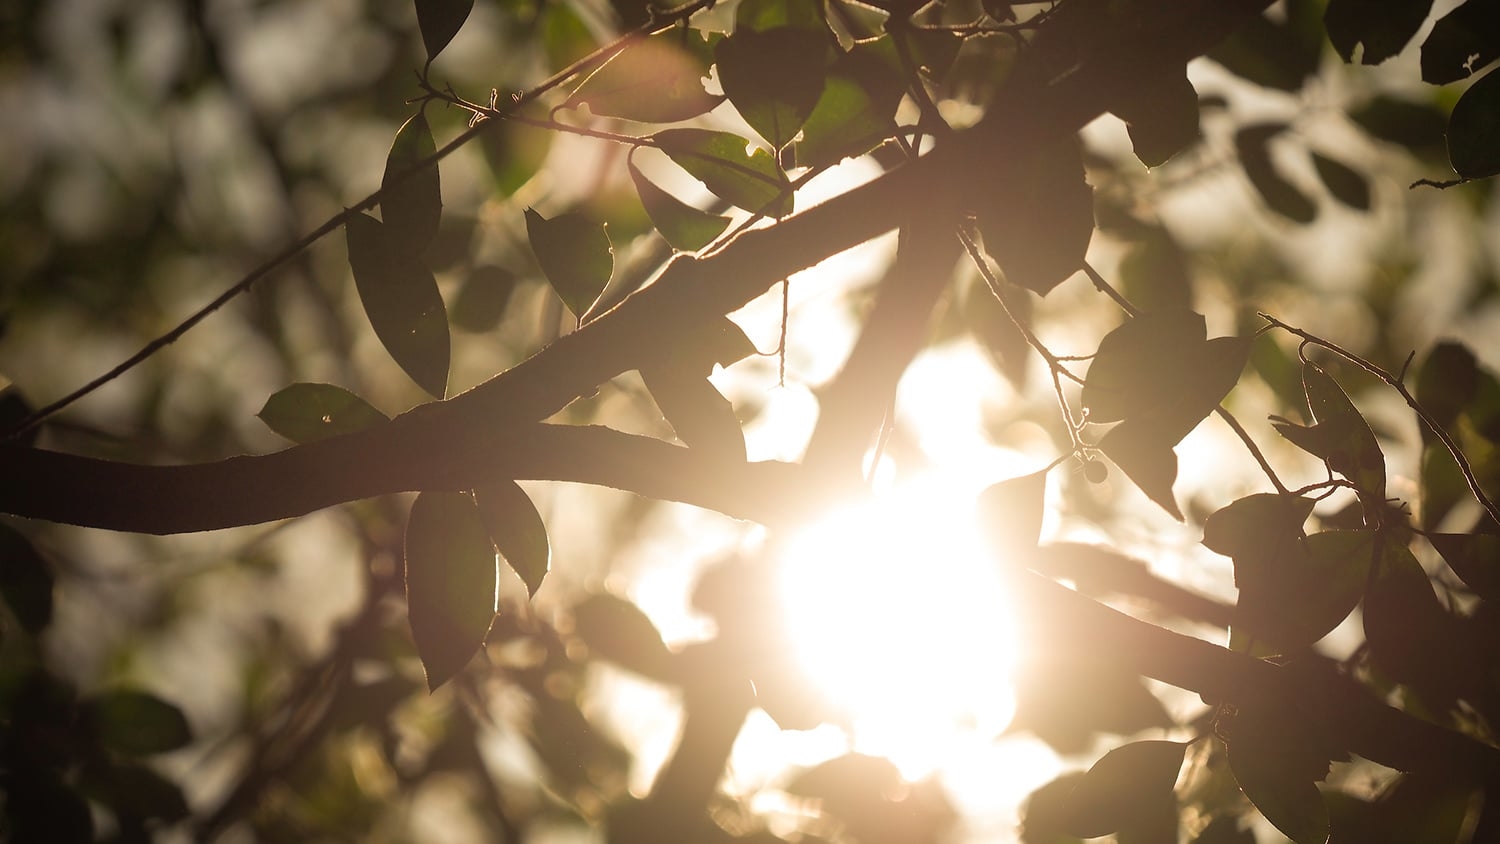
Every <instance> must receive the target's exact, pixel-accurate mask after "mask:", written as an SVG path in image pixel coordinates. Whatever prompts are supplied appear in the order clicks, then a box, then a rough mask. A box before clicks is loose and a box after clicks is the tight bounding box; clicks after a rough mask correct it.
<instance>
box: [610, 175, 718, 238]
mask: <svg viewBox="0 0 1500 844" xmlns="http://www.w3.org/2000/svg"><path fill="white" fill-rule="evenodd" d="M628 164H629V168H630V178H631V180H633V181H634V182H635V190H636V193H637V194H639V195H640V197H641V205H643V206H645V208H646V214H647V215H648V216H649V217H650V218H651V223H652V224H653V225H655V226H656V230H657V231H658V232H660V233H661V236H662V238H663V239H665V240H666V241H667V243H670V244H671V245H672V248H674V249H681V250H683V251H685V252H696V251H697V250H699V249H702V248H703V247H705V246H707V245H708V244H710V243H712V242H713V239H714V238H716V237H718V236H719V235H720V234H723V232H724V229H725V228H726V227H727V226H728V225H729V218H728V217H720V216H719V215H717V214H710V213H708V212H707V211H700V210H699V209H697V208H694V207H693V206H691V205H688V204H687V203H685V202H683V201H682V200H680V199H678V198H677V197H675V196H673V195H672V194H670V193H667V192H666V191H664V190H662V189H661V188H659V187H657V186H656V185H655V184H654V183H652V182H651V180H650V179H647V178H646V177H645V175H644V174H642V173H641V171H640V168H638V167H636V166H635V162H633V161H631V162H629V163H628Z"/></svg>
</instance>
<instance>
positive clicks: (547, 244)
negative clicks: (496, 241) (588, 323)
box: [526, 208, 615, 320]
mask: <svg viewBox="0 0 1500 844" xmlns="http://www.w3.org/2000/svg"><path fill="white" fill-rule="evenodd" d="M526 236H527V238H529V239H530V241H531V251H532V252H533V253H535V255H536V260H537V263H538V264H540V265H541V267H542V273H543V274H545V275H546V276H547V281H548V282H550V283H551V284H552V289H553V290H555V291H557V295H558V296H560V297H562V300H563V304H565V305H567V306H568V310H570V311H572V312H573V315H574V316H575V317H578V319H579V320H582V319H583V317H584V315H585V314H587V313H588V310H589V308H590V307H592V306H593V304H594V302H596V301H598V299H599V294H600V293H603V292H604V286H605V285H607V284H609V277H610V275H611V274H613V273H614V268H615V249H614V246H613V245H612V244H611V243H610V242H609V232H608V231H607V230H606V229H605V227H604V226H602V225H600V224H599V223H596V222H594V221H593V220H591V219H589V218H588V217H587V216H585V215H584V214H582V213H581V212H578V211H569V212H568V213H565V214H559V215H557V216H556V217H553V218H552V219H550V220H549V219H547V218H546V217H543V216H542V215H541V214H538V213H537V212H536V211H535V210H533V209H531V208H527V209H526Z"/></svg>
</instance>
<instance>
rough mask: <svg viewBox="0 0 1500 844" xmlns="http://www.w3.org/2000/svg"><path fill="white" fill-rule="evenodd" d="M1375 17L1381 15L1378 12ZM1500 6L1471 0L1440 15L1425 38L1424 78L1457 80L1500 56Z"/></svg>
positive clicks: (1437, 81) (1488, 0) (1441, 81)
mask: <svg viewBox="0 0 1500 844" xmlns="http://www.w3.org/2000/svg"><path fill="white" fill-rule="evenodd" d="M1372 17H1379V16H1378V15H1375V16H1372ZM1497 36H1500V6H1497V5H1496V4H1495V3H1494V2H1492V0H1468V1H1467V2H1464V3H1460V4H1459V5H1458V7H1457V8H1455V9H1454V10H1453V11H1451V12H1449V13H1448V14H1446V15H1443V16H1442V17H1441V18H1438V21H1437V23H1436V24H1434V25H1433V27H1432V32H1429V33H1428V34H1427V40H1426V41H1424V42H1422V79H1423V81H1426V82H1430V83H1432V84H1433V85H1445V84H1447V83H1449V82H1457V81H1458V80H1460V79H1463V78H1464V77H1466V76H1468V75H1469V74H1471V73H1474V72H1475V71H1478V70H1479V69H1481V68H1483V67H1484V66H1485V65H1487V64H1489V63H1490V62H1492V61H1494V60H1495V59H1496V58H1497V57H1500V37H1497Z"/></svg>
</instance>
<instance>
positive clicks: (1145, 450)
mask: <svg viewBox="0 0 1500 844" xmlns="http://www.w3.org/2000/svg"><path fill="white" fill-rule="evenodd" d="M1179 438H1180V437H1179ZM1176 442H1177V441H1176V440H1174V439H1168V438H1167V437H1164V436H1163V434H1162V432H1161V430H1160V429H1158V428H1156V427H1154V426H1153V425H1151V424H1150V423H1149V422H1146V423H1142V422H1141V421H1140V420H1136V419H1127V420H1125V421H1124V422H1121V423H1120V424H1119V425H1117V426H1115V427H1114V428H1112V429H1110V432H1109V433H1107V434H1105V435H1104V438H1103V439H1101V440H1099V450H1100V451H1102V452H1104V456H1105V457H1108V458H1109V459H1110V460H1111V461H1113V462H1114V464H1115V465H1116V466H1118V467H1120V471H1122V472H1124V473H1125V474H1126V476H1128V477H1129V478H1130V480H1132V481H1134V482H1135V485H1136V486H1138V487H1140V489H1141V492H1144V493H1146V497H1147V498H1150V499H1151V500H1152V501H1155V502H1156V503H1157V504H1159V505H1161V508H1162V509H1163V510H1166V511H1167V513H1168V514H1170V515H1171V516H1172V518H1174V519H1176V520H1178V521H1179V522H1180V521H1182V510H1180V509H1178V507H1177V500H1176V499H1175V498H1173V496H1172V484H1173V483H1175V482H1176V480H1177V454H1176V452H1174V451H1172V446H1173V445H1175V444H1176Z"/></svg>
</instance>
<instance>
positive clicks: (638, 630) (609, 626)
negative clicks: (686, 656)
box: [573, 592, 673, 682]
mask: <svg viewBox="0 0 1500 844" xmlns="http://www.w3.org/2000/svg"><path fill="white" fill-rule="evenodd" d="M573 629H574V630H575V631H576V632H577V633H578V636H579V638H581V639H583V643H584V644H585V645H588V647H589V650H590V651H592V652H594V653H595V654H597V655H599V656H600V657H602V658H604V659H607V660H609V661H610V662H613V663H615V664H616V665H619V666H620V667H622V668H627V669H629V670H631V671H634V672H635V673H637V674H640V675H641V676H643V677H649V678H651V679H655V680H662V681H666V682H670V681H671V679H672V661H673V657H672V652H671V651H669V650H667V646H666V645H664V644H662V640H661V633H659V632H657V630H656V625H655V624H652V623H651V619H650V618H647V617H646V614H645V613H643V612H641V610H640V608H639V607H637V606H636V605H635V604H632V603H631V602H629V601H627V600H625V599H624V598H620V597H618V596H615V595H611V594H609V593H607V592H597V593H595V594H593V595H590V596H588V597H587V598H585V599H584V600H583V602H582V603H580V604H578V605H577V606H575V607H573Z"/></svg>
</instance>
